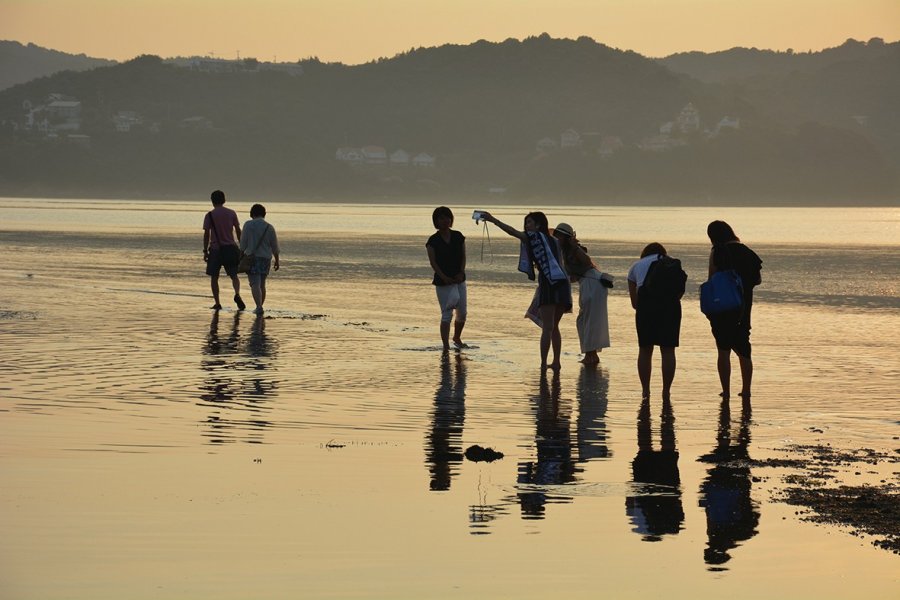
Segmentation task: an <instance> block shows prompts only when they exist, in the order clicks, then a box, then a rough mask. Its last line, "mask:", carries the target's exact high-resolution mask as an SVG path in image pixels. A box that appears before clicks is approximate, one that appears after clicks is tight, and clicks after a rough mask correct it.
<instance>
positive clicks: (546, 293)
mask: <svg viewBox="0 0 900 600" xmlns="http://www.w3.org/2000/svg"><path fill="white" fill-rule="evenodd" d="M481 218H482V219H484V220H485V221H487V222H488V223H493V224H494V225H496V226H497V227H499V228H500V229H502V230H503V231H504V232H506V233H507V234H509V235H511V236H512V237H514V238H518V239H519V241H521V242H522V245H521V248H520V252H519V270H520V271H522V272H523V273H525V274H526V275H528V278H529V279H531V280H532V281H534V279H535V273H534V272H535V267H537V280H538V289H537V294H536V301H537V305H538V315H539V317H540V319H539V320H540V326H541V345H540V350H541V369H542V370H543V369H546V368H547V367H548V365H547V354H548V353H549V351H550V348H551V346H552V347H553V362H552V363H550V365H549V367H550V368H551V369H553V370H554V371H558V370H559V368H560V362H559V357H560V352H561V350H562V338H561V336H560V334H559V321H560V319H562V316H563V314H564V313H567V312H571V311H572V286H571V285H570V284H569V277H568V276H567V275H566V273H565V271H563V269H562V266H561V262H562V249H561V248H560V246H559V241H558V240H557V239H556V238H554V237H552V236H551V235H550V229H549V226H548V223H547V216H546V215H545V214H544V213H542V212H531V213H528V214H527V215H525V223H524V227H525V230H524V231H519V230H517V229H516V228H515V227H510V226H509V225H507V224H506V223H503V222H502V221H500V220H498V219H497V218H496V217H494V216H493V215H491V213H489V212H486V211H483V212H482V217H481Z"/></svg>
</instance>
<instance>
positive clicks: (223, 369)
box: [200, 311, 277, 444]
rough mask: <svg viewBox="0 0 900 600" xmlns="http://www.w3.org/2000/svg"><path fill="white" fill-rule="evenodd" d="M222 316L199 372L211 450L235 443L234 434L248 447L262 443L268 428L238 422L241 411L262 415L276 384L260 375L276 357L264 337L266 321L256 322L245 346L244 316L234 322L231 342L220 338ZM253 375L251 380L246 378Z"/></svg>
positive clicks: (216, 316)
mask: <svg viewBox="0 0 900 600" xmlns="http://www.w3.org/2000/svg"><path fill="white" fill-rule="evenodd" d="M220 314H221V313H220V312H219V311H215V312H214V313H213V317H212V321H211V322H210V325H209V333H208V334H207V337H206V342H205V344H204V347H203V350H202V352H203V359H202V361H201V368H202V369H203V370H204V371H205V372H206V377H205V379H204V380H203V382H202V383H201V385H200V405H202V406H205V407H208V408H210V412H209V414H208V416H207V417H206V419H205V420H204V421H203V424H204V425H205V429H206V430H205V431H204V433H203V435H204V436H205V437H206V438H208V440H209V442H210V443H211V444H222V443H227V442H234V441H237V437H238V436H237V435H236V432H237V431H239V430H246V431H248V432H249V433H248V434H247V439H246V440H245V441H247V442H249V443H260V442H261V431H262V430H263V429H264V428H265V427H267V426H268V425H269V422H268V421H266V420H264V419H261V418H258V415H256V414H255V415H254V417H253V418H250V419H246V418H240V417H236V416H235V415H240V414H241V412H240V411H248V410H249V411H252V412H253V413H258V412H259V411H260V410H262V404H261V402H262V401H263V400H267V399H268V397H269V396H271V395H272V394H273V393H274V391H275V389H276V387H277V384H276V382H275V381H273V380H272V379H271V376H270V375H268V374H267V375H266V376H265V377H264V376H262V374H260V373H258V371H262V370H265V369H268V368H269V367H270V362H271V361H270V359H271V357H272V356H273V355H274V350H273V344H272V341H271V340H270V339H269V337H268V336H267V335H266V333H265V319H257V320H256V321H255V322H254V323H253V326H252V330H251V333H250V336H249V337H248V338H247V339H246V343H243V342H244V340H243V339H242V337H241V334H240V329H239V327H240V320H241V314H242V313H241V312H236V313H235V314H234V318H233V319H232V320H231V323H230V329H229V331H228V334H227V336H224V337H223V336H222V335H221V334H220V327H221V324H220V321H219V316H220ZM247 371H249V372H250V373H251V376H249V377H247V376H245V375H246V372H247Z"/></svg>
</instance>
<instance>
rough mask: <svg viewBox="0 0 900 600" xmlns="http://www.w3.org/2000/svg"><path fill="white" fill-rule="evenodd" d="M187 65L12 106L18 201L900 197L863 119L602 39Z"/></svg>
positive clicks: (101, 80) (3, 112)
mask: <svg viewBox="0 0 900 600" xmlns="http://www.w3.org/2000/svg"><path fill="white" fill-rule="evenodd" d="M181 64H182V65H185V64H187V65H189V66H179V65H176V64H171V63H167V62H165V61H163V60H161V59H160V58H158V57H153V56H144V57H140V58H137V59H135V60H133V61H130V62H127V63H123V64H119V65H114V66H110V67H103V68H98V69H94V70H92V71H88V72H83V73H74V72H65V73H59V74H57V75H54V76H52V77H47V78H43V79H39V80H36V81H32V82H30V83H28V84H24V85H19V86H16V87H14V88H11V89H8V90H5V91H2V92H0V121H2V128H0V193H5V194H20V195H41V194H47V195H49V194H66V195H88V196H90V195H95V196H96V195H120V196H121V195H126V196H135V197H140V196H147V197H160V196H165V197H170V196H171V197H176V196H188V195H195V194H203V193H204V192H207V191H208V189H210V188H213V187H222V188H228V189H231V190H235V191H238V190H239V191H241V192H242V193H245V194H256V195H264V196H267V197H279V198H323V199H328V198H334V199H343V198H376V197H377V198H384V197H415V198H425V197H434V196H443V195H454V196H459V195H463V194H464V195H476V196H477V195H479V194H485V193H488V191H490V192H491V193H502V194H504V195H505V196H506V197H508V198H511V199H515V200H527V199H531V198H536V197H540V198H542V199H546V200H548V201H552V200H560V201H590V202H598V203H602V202H619V201H621V202H637V201H640V202H691V203H698V202H709V201H733V202H744V203H765V202H769V203H771V202H782V201H792V202H794V201H796V202H826V201H838V202H847V201H850V200H854V201H855V200H859V199H864V200H865V201H867V202H886V201H891V200H892V199H893V198H896V192H897V178H896V168H895V167H896V164H898V163H900V161H897V160H896V157H895V156H893V155H892V154H891V152H890V145H889V144H885V143H884V140H883V139H880V138H878V137H877V136H873V135H871V131H870V129H867V128H866V126H864V125H861V124H860V122H859V120H852V119H851V118H850V116H851V115H843V117H842V118H844V120H845V121H847V122H844V121H841V120H840V119H837V120H834V119H833V120H830V121H829V120H827V119H826V120H816V119H811V118H809V117H808V115H803V114H802V111H801V112H800V113H799V116H795V115H798V113H797V112H796V111H795V108H796V107H793V106H792V107H790V110H788V111H787V112H786V111H785V110H782V107H779V106H776V105H773V104H772V103H771V102H770V100H771V97H768V96H765V95H763V94H760V93H759V92H758V91H749V92H748V90H746V89H745V88H743V87H740V86H730V85H722V84H708V83H704V82H701V81H698V80H697V79H695V78H691V77H687V76H685V75H681V74H676V73H674V72H673V71H671V70H670V69H669V68H667V67H666V66H665V65H663V64H660V63H659V62H657V61H653V60H650V59H647V58H645V57H642V56H640V55H638V54H635V53H633V52H625V51H621V50H617V49H613V48H610V47H608V46H605V45H603V44H599V43H597V42H595V41H593V40H591V39H589V38H579V39H578V40H559V39H552V38H550V37H549V36H547V35H546V34H545V35H542V36H539V37H533V38H528V39H525V40H522V41H518V40H507V41H505V42H502V43H489V42H484V41H481V42H476V43H474V44H471V45H464V46H458V45H446V46H441V47H435V48H420V49H413V50H410V51H409V52H406V53H403V54H400V55H398V56H395V57H393V58H390V59H380V60H378V61H373V62H370V63H367V64H364V65H358V66H346V65H342V64H326V63H322V62H319V61H318V60H315V59H309V60H304V61H300V62H299V63H297V64H292V65H285V64H278V65H273V64H269V63H260V62H258V61H256V60H254V59H245V60H243V61H212V60H206V61H204V60H195V61H189V62H184V61H183V62H182V63H181ZM828 84H829V80H828V79H827V77H826V78H825V80H824V81H822V82H815V86H822V85H828ZM811 85H812V84H811ZM815 86H813V87H815ZM809 89H812V88H809ZM792 97H796V98H799V97H802V96H792ZM826 104H827V102H826ZM23 107H24V108H23ZM836 110H837V111H838V112H846V109H845V107H840V108H839V109H836ZM65 111H69V113H66V114H63V113H65ZM73 112H77V113H78V115H77V116H73V115H72V114H71V113H73ZM860 114H864V113H860ZM852 115H853V116H859V115H857V113H856V112H852ZM338 149H341V151H340V152H338ZM354 153H355V154H354ZM422 157H425V158H422ZM338 158H342V159H343V160H338ZM395 158H397V160H396V161H394V160H393V159H395ZM404 158H406V159H407V160H404ZM419 160H421V162H416V161H419ZM414 164H415V165H416V166H414Z"/></svg>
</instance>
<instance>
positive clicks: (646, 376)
mask: <svg viewBox="0 0 900 600" xmlns="http://www.w3.org/2000/svg"><path fill="white" fill-rule="evenodd" d="M652 360H653V346H641V347H640V348H639V349H638V359H637V370H638V379H640V380H641V397H642V398H649V397H650V373H651V370H652Z"/></svg>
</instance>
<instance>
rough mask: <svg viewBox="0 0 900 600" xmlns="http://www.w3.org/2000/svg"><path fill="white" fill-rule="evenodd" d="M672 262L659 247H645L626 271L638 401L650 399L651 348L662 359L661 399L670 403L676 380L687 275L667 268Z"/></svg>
mask: <svg viewBox="0 0 900 600" xmlns="http://www.w3.org/2000/svg"><path fill="white" fill-rule="evenodd" d="M670 262H671V261H670V259H669V258H668V253H667V252H666V249H665V248H664V247H663V245H662V244H660V243H659V242H653V243H651V244H647V246H646V247H644V249H643V250H642V251H641V259H640V260H639V261H637V262H636V263H634V264H633V265H631V268H630V269H629V270H628V294H629V296H630V297H631V307H632V308H633V309H634V324H635V328H636V329H637V337H638V359H637V371H638V378H639V379H640V381H641V397H642V398H649V397H650V374H651V369H652V360H653V347H654V346H659V353H660V354H661V355H662V398H663V400H666V401H667V400H669V398H670V393H671V389H672V381H673V380H674V379H675V348H677V347H678V343H679V337H680V334H681V297H682V295H684V282H685V280H686V279H687V275H686V274H685V273H684V271H682V270H681V269H680V267H679V268H678V269H677V271H676V270H675V269H674V268H666V267H665V265H667V264H669V263H670Z"/></svg>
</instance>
